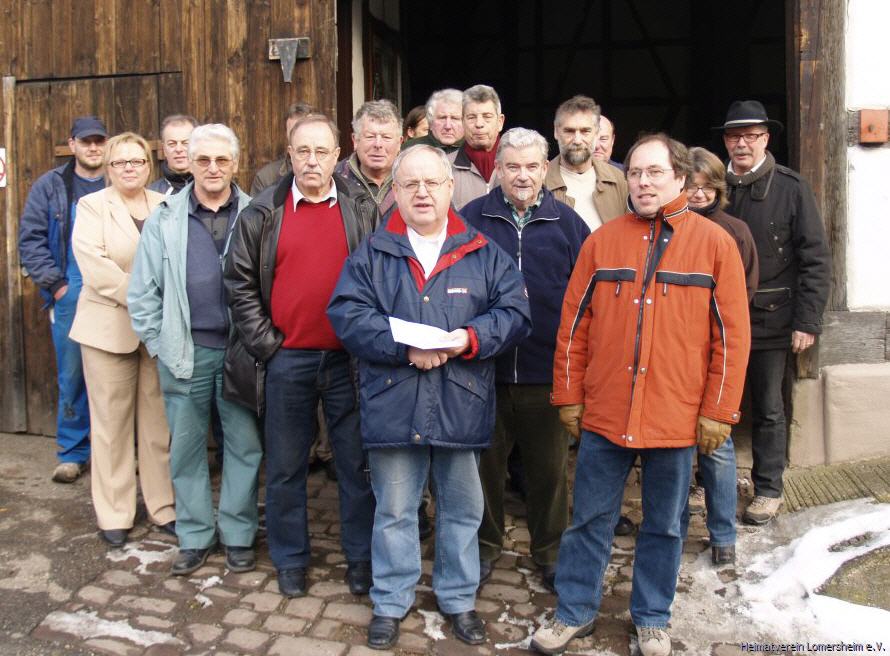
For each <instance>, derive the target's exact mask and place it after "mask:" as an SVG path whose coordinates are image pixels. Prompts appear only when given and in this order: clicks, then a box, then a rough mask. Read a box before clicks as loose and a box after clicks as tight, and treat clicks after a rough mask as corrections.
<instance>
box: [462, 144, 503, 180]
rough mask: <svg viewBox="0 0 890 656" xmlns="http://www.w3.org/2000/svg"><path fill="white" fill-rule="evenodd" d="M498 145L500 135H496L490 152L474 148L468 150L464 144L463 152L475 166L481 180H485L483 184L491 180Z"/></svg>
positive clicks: (468, 147)
mask: <svg viewBox="0 0 890 656" xmlns="http://www.w3.org/2000/svg"><path fill="white" fill-rule="evenodd" d="M499 143H501V136H500V135H498V139H497V141H496V142H495V144H494V148H492V149H491V150H476V149H475V148H470V145H469V144H464V152H465V153H466V154H467V157H469V158H470V161H471V162H473V164H474V165H475V166H476V170H478V171H479V173H481V174H482V179H483V180H485V182H488V181H490V180H491V174H492V173H493V172H494V156H495V155H496V154H497V152H498V144H499Z"/></svg>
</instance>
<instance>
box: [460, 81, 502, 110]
mask: <svg viewBox="0 0 890 656" xmlns="http://www.w3.org/2000/svg"><path fill="white" fill-rule="evenodd" d="M484 102H492V103H494V111H495V114H500V113H501V99H500V98H498V92H497V91H495V90H494V89H493V88H492V87H490V86H488V85H487V84H477V85H475V86H472V87H470V88H469V89H466V90H465V91H464V95H463V108H464V111H467V105H469V104H470V103H484Z"/></svg>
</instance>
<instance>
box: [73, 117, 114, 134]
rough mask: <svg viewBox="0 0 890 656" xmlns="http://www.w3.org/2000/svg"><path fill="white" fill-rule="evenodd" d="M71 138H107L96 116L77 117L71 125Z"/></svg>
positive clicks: (103, 127) (106, 132) (101, 123)
mask: <svg viewBox="0 0 890 656" xmlns="http://www.w3.org/2000/svg"><path fill="white" fill-rule="evenodd" d="M71 137H72V138H73V139H86V138H87V137H104V138H106V139H107V138H108V130H106V129H105V124H104V123H103V122H102V119H100V118H99V117H98V116H78V117H77V118H76V119H74V123H72V124H71Z"/></svg>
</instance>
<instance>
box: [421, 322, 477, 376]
mask: <svg viewBox="0 0 890 656" xmlns="http://www.w3.org/2000/svg"><path fill="white" fill-rule="evenodd" d="M448 334H449V335H451V336H453V337H454V342H455V345H454V346H452V347H451V348H447V349H419V348H416V347H414V346H409V347H408V360H409V361H410V362H411V365H412V366H414V367H417V368H418V369H420V370H421V371H429V370H430V369H435V368H436V367H441V366H442V365H443V364H445V363H446V362H448V359H449V358H456V357H458V356H459V355H460V354H462V353H464V352H466V350H467V349H468V348H470V335H469V333H467V331H466V329H464V328H458V329H457V330H452V331H451V332H450V333H448Z"/></svg>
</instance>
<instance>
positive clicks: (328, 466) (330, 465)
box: [324, 458, 337, 481]
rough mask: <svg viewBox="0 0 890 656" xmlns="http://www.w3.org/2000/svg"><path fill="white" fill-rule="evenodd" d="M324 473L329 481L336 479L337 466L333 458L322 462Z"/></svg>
mask: <svg viewBox="0 0 890 656" xmlns="http://www.w3.org/2000/svg"><path fill="white" fill-rule="evenodd" d="M324 475H325V476H327V477H328V480H329V481H336V480H337V467H336V466H335V465H334V459H333V458H331V459H330V460H328V461H327V462H326V463H324Z"/></svg>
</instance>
